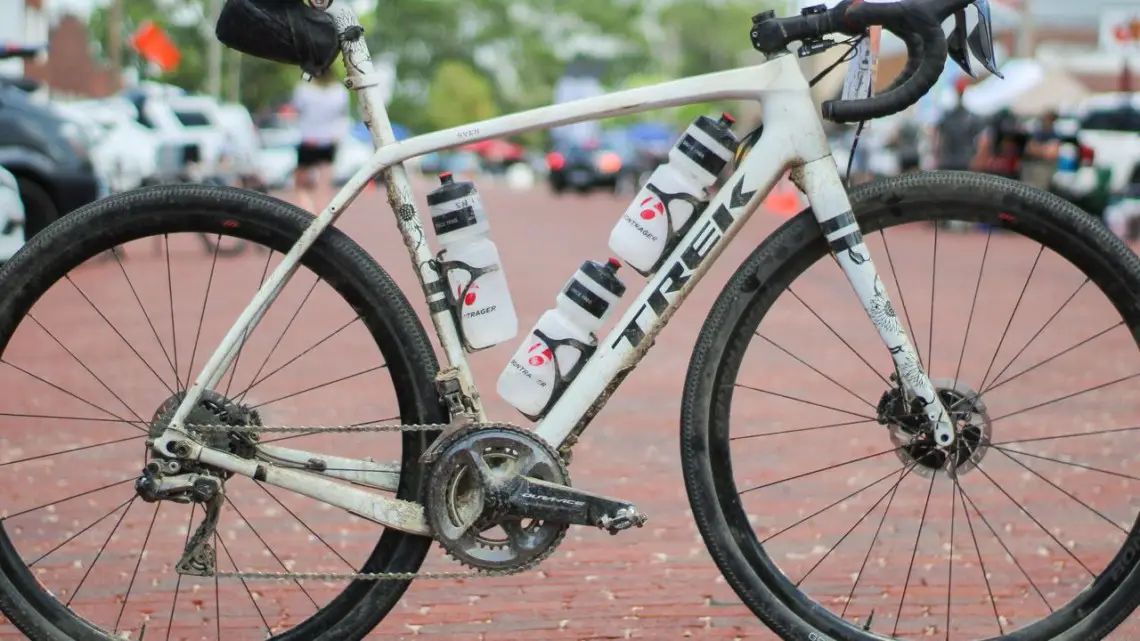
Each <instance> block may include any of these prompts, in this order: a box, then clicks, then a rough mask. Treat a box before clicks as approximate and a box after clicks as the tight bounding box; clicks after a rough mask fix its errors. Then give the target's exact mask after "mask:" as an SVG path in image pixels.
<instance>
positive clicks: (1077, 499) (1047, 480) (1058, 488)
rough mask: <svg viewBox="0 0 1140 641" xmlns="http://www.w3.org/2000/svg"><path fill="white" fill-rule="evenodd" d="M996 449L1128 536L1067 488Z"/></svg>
mask: <svg viewBox="0 0 1140 641" xmlns="http://www.w3.org/2000/svg"><path fill="white" fill-rule="evenodd" d="M994 449H997V451H998V452H1001V455H1002V456H1004V457H1006V458H1007V459H1009V460H1011V461H1013V462H1014V463H1017V464H1018V465H1020V466H1021V467H1022V468H1024V469H1025V471H1027V472H1029V473H1030V474H1032V475H1033V476H1036V477H1037V478H1039V479H1041V480H1042V481H1045V482H1046V483H1048V484H1049V486H1050V487H1052V488H1053V489H1055V490H1057V491H1058V492H1060V493H1062V494H1064V495H1065V496H1067V497H1069V498H1071V499H1073V500H1074V501H1076V502H1077V503H1078V504H1079V505H1080V506H1081V507H1083V508H1085V509H1086V510H1088V511H1090V512H1092V513H1093V514H1095V515H1097V516H1099V517H1100V518H1101V519H1103V520H1104V521H1106V522H1107V523H1108V524H1109V525H1111V526H1112V527H1114V528H1116V529H1118V530H1120V531H1121V532H1123V533H1124V534H1128V530H1126V529H1124V528H1122V527H1120V524H1118V523H1117V522H1116V521H1113V520H1112V519H1110V518H1108V517H1107V516H1105V515H1104V513H1103V512H1101V511H1100V510H1098V509H1096V508H1095V507H1093V506H1091V505H1089V504H1088V503H1085V502H1084V501H1082V500H1081V499H1079V498H1077V497H1076V496H1073V494H1072V493H1071V492H1069V491H1068V490H1066V489H1065V488H1063V487H1061V486H1060V485H1057V484H1056V483H1054V482H1053V481H1050V480H1049V479H1047V478H1045V477H1044V476H1041V473H1040V472H1038V471H1037V470H1035V469H1033V468H1031V467H1029V466H1028V465H1026V464H1025V463H1022V462H1021V461H1020V460H1018V459H1016V458H1014V457H1013V456H1012V455H1010V453H1009V452H1006V451H1005V450H1003V449H1001V448H994Z"/></svg>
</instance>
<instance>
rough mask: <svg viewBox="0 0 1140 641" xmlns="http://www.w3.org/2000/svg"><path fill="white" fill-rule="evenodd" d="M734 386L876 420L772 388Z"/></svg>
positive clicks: (737, 384)
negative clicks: (775, 390) (774, 390)
mask: <svg viewBox="0 0 1140 641" xmlns="http://www.w3.org/2000/svg"><path fill="white" fill-rule="evenodd" d="M733 386H734V387H741V388H744V389H746V390H752V391H753V392H760V393H761V394H767V395H769V396H775V397H777V398H782V399H786V400H789V401H796V402H797V403H803V404H804V405H811V406H814V407H820V408H823V409H825V410H831V411H833V412H839V413H840V414H847V415H849V416H858V417H859V418H861V419H863V420H864V421H874V420H876V419H875V418H874V417H873V416H867V415H866V414H860V413H858V412H851V411H848V410H843V409H839V408H838V407H833V406H831V405H824V404H822V403H816V402H815V401H809V400H807V399H803V398H797V397H795V396H789V395H787V394H781V393H780V392H773V391H772V390H767V389H764V388H761V387H752V386H751V385H745V384H744V383H733Z"/></svg>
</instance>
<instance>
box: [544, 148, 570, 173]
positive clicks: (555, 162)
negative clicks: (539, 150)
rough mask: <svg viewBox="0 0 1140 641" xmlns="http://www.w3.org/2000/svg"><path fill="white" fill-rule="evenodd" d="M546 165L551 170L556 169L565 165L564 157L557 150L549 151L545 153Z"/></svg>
mask: <svg viewBox="0 0 1140 641" xmlns="http://www.w3.org/2000/svg"><path fill="white" fill-rule="evenodd" d="M546 166H547V167H549V168H550V169H551V170H552V171H558V170H560V169H562V168H563V167H565V166H566V159H565V158H563V157H562V154H560V153H558V152H556V151H555V152H551V153H549V154H547V155H546Z"/></svg>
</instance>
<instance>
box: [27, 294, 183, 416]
mask: <svg viewBox="0 0 1140 641" xmlns="http://www.w3.org/2000/svg"><path fill="white" fill-rule="evenodd" d="M64 279H66V280H67V282H68V283H70V284H71V286H72V287H74V288H75V291H77V292H79V295H80V296H82V297H83V300H85V301H87V305H88V306H90V307H91V309H92V310H93V311H94V312H95V313H96V314H98V315H99V318H102V319H103V322H104V323H107V327H110V328H111V331H112V332H114V333H115V336H118V337H119V340H121V341H122V342H123V344H124V345H126V346H127V349H129V350H131V353H132V354H134V355H135V356H136V357H137V358H138V359H139V361H140V362H142V364H143V366H144V367H146V368H147V369H148V370H150V373H151V374H154V377H155V378H156V379H158V382H159V383H162V386H163V387H165V388H166V389H167V390H170V386H169V385H167V384H166V381H164V380H162V376H159V374H158V372H156V371H154V368H153V367H151V365H150V362H149V361H147V360H146V359H145V358H143V355H142V354H140V353H139V350H138V349H136V348H135V346H134V345H133V344H131V342H130V341H129V340H127V337H126V336H123V333H122V332H120V331H119V328H118V327H115V324H114V323H112V322H111V319H109V318H107V316H106V315H104V314H103V312H101V311H99V308H98V307H96V306H95V303H94V302H93V301H92V300H91V299H90V298H88V297H87V294H86V293H85V292H84V291H83V290H82V289H80V288H79V285H77V284H76V283H75V281H73V280H71V276H70V275H64ZM28 318H32V314H31V313H30V312H29V313H28ZM32 322H34V323H35V324H36V325H40V324H39V322H38V321H36V320H35V319H32ZM40 328H42V329H43V330H44V331H45V332H46V331H47V328H45V327H44V326H43V325H40ZM48 335H49V336H50V335H51V334H50V332H49V334H48ZM52 338H53V339H54V338H55V337H54V336H52ZM60 347H63V344H62V343H61V344H60ZM64 349H67V348H66V347H64ZM68 353H69V354H70V353H71V352H68ZM72 357H73V358H74V354H72ZM76 360H78V359H76ZM80 365H81V366H82V367H83V368H84V369H86V366H85V365H83V364H82V363H80ZM88 371H89V372H90V371H91V370H88ZM92 376H95V375H94V374H92ZM100 382H101V381H100ZM132 413H133V412H132Z"/></svg>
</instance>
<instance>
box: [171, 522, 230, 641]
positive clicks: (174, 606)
mask: <svg viewBox="0 0 1140 641" xmlns="http://www.w3.org/2000/svg"><path fill="white" fill-rule="evenodd" d="M193 531H194V505H193V504H191V505H190V517H189V518H188V519H186V540H185V541H183V542H182V547H183V549H185V548H186V546H188V545H190V533H191V532H193ZM215 549H216V548H215ZM181 589H182V573H181V572H179V573H178V580H177V581H175V582H174V599H173V600H172V601H171V602H170V618H169V619H167V621H166V641H170V632H171V631H172V630H173V629H174V612H175V611H176V610H178V592H179V591H180V590H181ZM218 641H222V636H221V635H220V634H219V635H218Z"/></svg>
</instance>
